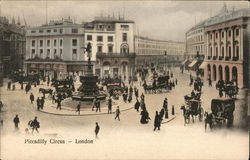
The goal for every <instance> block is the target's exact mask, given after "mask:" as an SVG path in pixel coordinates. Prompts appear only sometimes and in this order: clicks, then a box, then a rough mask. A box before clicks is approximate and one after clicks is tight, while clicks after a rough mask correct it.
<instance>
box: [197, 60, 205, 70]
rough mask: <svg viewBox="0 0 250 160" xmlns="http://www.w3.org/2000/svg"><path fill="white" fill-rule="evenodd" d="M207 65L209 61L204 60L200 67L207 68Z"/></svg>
mask: <svg viewBox="0 0 250 160" xmlns="http://www.w3.org/2000/svg"><path fill="white" fill-rule="evenodd" d="M206 65H207V62H204V61H203V62H202V64H201V65H200V67H199V68H200V69H205V67H206Z"/></svg>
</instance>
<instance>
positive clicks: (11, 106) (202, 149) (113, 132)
mask: <svg viewBox="0 0 250 160" xmlns="http://www.w3.org/2000/svg"><path fill="white" fill-rule="evenodd" d="M174 75H175V77H176V78H177V79H178V80H179V83H178V85H177V86H176V88H175V89H174V90H173V91H171V92H169V93H163V94H145V99H146V106H147V109H148V111H149V115H150V117H151V119H152V120H151V121H150V122H149V123H148V124H146V125H142V124H140V115H139V113H138V112H136V111H135V110H133V109H132V110H128V111H126V112H122V114H121V116H120V118H121V121H117V120H115V119H114V115H113V114H112V115H102V116H86V117H82V116H80V117H69V116H56V115H50V114H45V113H41V112H38V111H37V110H36V107H35V105H31V104H30V102H29V94H25V92H24V91H22V90H20V87H19V86H18V85H17V86H16V88H17V90H16V91H6V83H5V84H4V86H3V88H1V99H2V101H3V103H4V104H5V111H4V112H2V113H1V119H3V120H4V127H3V129H2V131H1V132H2V135H4V136H3V137H4V138H3V144H9V145H7V146H5V147H3V148H2V150H3V151H4V152H3V153H5V155H3V157H9V156H13V158H15V156H14V155H13V154H11V152H10V148H11V144H12V145H14V144H15V142H18V143H17V146H16V147H17V148H19V150H17V153H19V154H21V155H22V157H23V158H24V159H25V157H26V158H27V157H28V156H32V155H34V156H37V155H36V153H37V150H39V152H40V153H41V157H40V158H41V159H43V158H48V155H49V154H48V153H51V154H53V155H55V157H56V158H58V159H60V158H66V159H68V158H69V157H71V158H72V157H75V156H76V155H77V157H79V159H81V158H99V159H100V158H101V159H105V158H107V159H108V158H111V157H112V158H120V159H126V158H125V157H128V158H135V155H137V157H138V158H165V157H169V158H183V156H184V155H185V157H184V159H185V158H192V159H194V158H197V159H200V158H204V157H206V158H208V159H209V158H215V157H216V158H222V157H225V156H226V159H228V158H229V159H239V158H244V157H246V155H247V154H248V150H247V147H248V143H247V142H248V141H247V138H248V136H247V134H246V133H239V132H238V130H234V131H228V130H221V131H216V132H209V133H205V132H204V123H203V122H198V120H196V121H195V123H194V124H190V125H187V126H186V127H184V125H183V117H182V112H181V110H180V109H179V107H180V106H181V105H182V104H183V103H184V99H183V96H184V95H186V94H189V93H190V92H191V91H192V88H191V87H189V86H188V85H187V84H188V80H189V78H188V77H189V75H188V74H179V73H178V71H175V72H174ZM136 85H137V86H138V87H139V84H136ZM43 87H45V86H43ZM37 90H38V88H33V89H32V92H33V93H34V94H35V97H37V96H38V95H39V93H38V91H37ZM141 92H142V89H141V88H140V92H139V93H140V94H141ZM203 92H204V94H203V95H202V104H203V107H204V108H205V110H209V108H210V101H211V99H212V98H214V97H215V96H217V94H218V93H217V91H216V90H215V89H214V88H211V87H210V88H209V87H204V90H203ZM165 97H167V98H168V101H169V109H170V106H172V105H174V106H175V109H176V115H175V118H174V120H172V121H170V122H169V123H165V124H162V127H161V131H156V132H153V119H154V115H155V111H156V110H158V111H159V110H160V109H161V108H162V103H163V100H164V98H165ZM45 104H46V103H45ZM124 105H128V106H133V105H134V103H131V104H124ZM16 114H18V115H19V117H20V121H21V123H20V133H19V134H17V133H14V132H13V130H14V124H13V118H14V116H15V115H16ZM35 116H37V117H38V120H39V121H40V123H41V128H40V134H39V135H37V134H35V135H37V136H38V137H43V138H44V137H46V135H54V134H55V135H57V137H56V138H57V139H66V140H73V141H74V139H75V138H80V139H86V138H87V139H94V144H93V145H73V144H68V145H56V147H55V146H54V147H53V145H47V146H46V147H41V146H39V145H36V146H34V145H23V144H24V143H23V139H24V138H23V135H24V129H25V128H27V123H28V121H29V120H31V119H33V118H34V117H35ZM95 122H99V124H100V126H101V130H100V135H99V139H97V140H95V138H94V127H95ZM34 137H36V136H33V137H32V138H34ZM222 137H223V138H222ZM232 143H233V144H234V145H231V144H232ZM25 149H33V152H29V153H26V152H24V151H25ZM66 149H68V150H70V153H67V154H66V155H65V156H63V157H62V156H60V154H59V153H60V152H61V151H65V150H66ZM222 149H225V150H226V153H227V155H225V154H224V153H225V152H223V153H222V152H221V150H222ZM35 151H36V152H35ZM194 152H195V153H194ZM43 153H44V154H43ZM176 153H178V154H176ZM211 153H213V154H211ZM233 153H239V154H238V155H237V156H236V155H235V154H233ZM3 159H4V158H3ZM38 159H39V157H38Z"/></svg>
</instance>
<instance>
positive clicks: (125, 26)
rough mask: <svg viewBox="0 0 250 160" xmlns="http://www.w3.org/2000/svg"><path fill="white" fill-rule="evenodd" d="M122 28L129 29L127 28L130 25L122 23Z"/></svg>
mask: <svg viewBox="0 0 250 160" xmlns="http://www.w3.org/2000/svg"><path fill="white" fill-rule="evenodd" d="M121 28H125V29H127V28H129V25H121Z"/></svg>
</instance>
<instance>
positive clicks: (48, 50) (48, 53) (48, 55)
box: [47, 49, 50, 58]
mask: <svg viewBox="0 0 250 160" xmlns="http://www.w3.org/2000/svg"><path fill="white" fill-rule="evenodd" d="M47 58H50V49H47Z"/></svg>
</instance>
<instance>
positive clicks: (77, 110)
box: [76, 102, 81, 115]
mask: <svg viewBox="0 0 250 160" xmlns="http://www.w3.org/2000/svg"><path fill="white" fill-rule="evenodd" d="M80 109H81V102H79V103H78V105H77V106H76V112H78V115H80Z"/></svg>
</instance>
